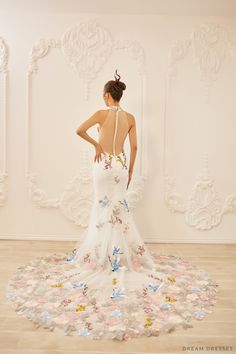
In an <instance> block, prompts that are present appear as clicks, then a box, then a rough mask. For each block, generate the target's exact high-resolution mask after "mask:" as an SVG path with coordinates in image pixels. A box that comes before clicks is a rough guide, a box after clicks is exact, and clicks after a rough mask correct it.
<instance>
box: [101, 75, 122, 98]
mask: <svg viewBox="0 0 236 354" xmlns="http://www.w3.org/2000/svg"><path fill="white" fill-rule="evenodd" d="M117 76H118V78H117ZM114 77H115V80H110V81H108V82H107V83H106V84H105V86H104V92H109V93H110V94H111V96H112V98H113V99H114V100H116V101H119V100H120V99H121V97H122V95H123V90H125V89H126V85H125V83H124V82H122V81H120V75H119V74H117V70H116V72H115V75H114Z"/></svg>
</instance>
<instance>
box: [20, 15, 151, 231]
mask: <svg viewBox="0 0 236 354" xmlns="http://www.w3.org/2000/svg"><path fill="white" fill-rule="evenodd" d="M55 48H57V49H59V50H60V51H61V53H62V54H63V55H65V57H66V59H67V62H68V63H69V65H70V66H71V67H72V68H73V70H74V71H75V72H76V74H77V75H78V77H79V78H80V79H81V80H82V82H83V83H84V99H85V100H87V99H88V97H89V89H90V84H91V83H92V81H93V80H95V79H96V78H97V76H98V75H99V73H100V71H101V70H102V69H103V67H104V65H105V63H106V62H107V61H108V60H109V58H110V56H111V54H112V53H113V52H114V51H118V50H122V51H124V52H125V54H126V55H128V56H130V57H131V59H133V60H134V61H135V62H136V65H137V71H138V74H139V75H140V85H141V94H142V99H141V100H140V104H141V107H140V108H141V109H140V111H141V117H140V119H141V136H140V140H141V143H140V146H141V147H142V149H140V150H141V151H140V153H141V159H140V171H139V176H137V177H136V178H134V180H133V181H132V183H131V184H130V187H129V189H130V190H129V192H128V193H127V200H129V202H130V207H131V208H135V206H136V205H137V203H138V202H139V200H140V199H141V198H142V191H143V186H144V181H145V180H146V176H147V152H146V151H147V150H146V146H147V145H146V126H145V120H144V119H143V117H144V115H145V102H146V98H145V92H146V73H145V58H144V51H143V48H142V47H141V46H140V44H139V43H138V42H137V41H130V40H124V41H122V40H113V38H112V36H111V34H110V33H109V32H108V30H107V29H105V28H103V27H102V26H100V25H99V24H98V23H97V22H96V21H92V20H91V21H88V22H84V23H80V24H78V25H75V26H73V27H71V28H69V29H68V30H67V31H65V33H64V34H63V35H62V38H61V39H59V40H54V39H43V38H41V39H40V40H39V41H38V42H37V43H36V44H35V45H34V46H33V47H32V50H31V52H30V58H29V67H28V72H27V115H26V119H27V121H26V149H25V151H26V178H27V179H28V182H29V195H30V198H31V200H32V202H33V203H34V204H35V205H37V206H39V207H43V208H60V210H61V212H62V213H63V214H64V215H65V217H66V218H67V219H69V220H70V221H72V222H74V223H75V224H76V225H80V226H82V227H86V226H87V225H88V219H89V211H90V208H91V205H92V201H93V188H92V177H91V175H90V172H89V171H90V170H91V163H90V160H89V158H88V151H86V150H84V152H83V153H82V155H81V163H80V166H81V169H80V171H79V173H78V175H76V176H74V177H73V178H71V180H70V181H69V182H68V184H67V185H66V186H65V188H64V191H63V192H62V193H61V195H60V196H59V197H57V198H50V197H49V196H48V194H47V192H46V191H45V190H44V189H43V188H42V187H40V184H39V177H38V176H37V174H36V173H35V172H33V171H32V168H31V165H32V156H31V132H30V131H31V119H32V117H31V91H32V87H31V84H32V80H33V77H34V75H36V74H37V72H38V70H39V59H42V58H44V57H46V56H47V55H48V54H49V53H50V51H51V50H52V49H55ZM43 172H44V173H45V172H46V171H43Z"/></svg>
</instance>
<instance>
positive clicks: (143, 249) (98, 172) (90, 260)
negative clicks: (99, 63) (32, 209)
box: [6, 106, 218, 340]
mask: <svg viewBox="0 0 236 354" xmlns="http://www.w3.org/2000/svg"><path fill="white" fill-rule="evenodd" d="M107 111H108V113H107V117H106V119H105V122H104V124H103V125H102V127H101V128H100V131H99V142H100V144H101V146H103V150H104V152H105V154H103V155H102V161H100V162H99V163H98V162H95V163H94V165H93V188H94V202H93V206H92V209H91V213H90V219H89V224H88V228H87V229H86V230H85V237H84V240H83V242H81V243H80V242H77V243H76V246H75V247H74V248H73V250H72V251H71V252H70V253H63V254H59V253H57V254H56V253H54V254H51V255H49V256H44V257H38V258H35V259H33V260H32V261H31V262H30V263H28V264H26V265H23V266H21V267H19V268H18V269H17V271H16V272H15V273H14V274H13V275H12V277H11V279H9V281H8V286H7V293H6V297H7V299H8V300H9V303H10V304H11V305H12V306H13V307H14V309H15V311H17V313H18V314H19V315H23V316H25V317H27V318H28V319H29V320H31V321H33V322H34V323H35V324H36V325H37V326H42V327H44V328H48V329H49V330H55V331H62V332H63V333H65V334H66V335H77V336H83V337H86V338H91V339H100V338H102V339H118V340H128V339H131V338H134V337H138V336H158V335H159V334H161V333H168V332H171V331H173V330H174V329H175V328H178V327H182V328H185V329H187V328H188V327H193V325H192V324H191V323H190V322H191V321H192V319H197V320H202V319H203V318H204V317H205V315H206V314H207V313H211V312H212V307H213V306H214V304H215V303H216V299H217V292H218V288H217V287H218V284H217V283H216V282H215V281H214V280H212V279H211V278H210V277H209V274H208V273H207V272H206V271H205V270H204V269H200V268H198V267H197V266H196V265H194V264H192V263H190V262H188V261H187V260H185V259H182V258H181V257H177V256H174V255H165V254H154V253H153V252H151V251H150V250H149V249H148V247H147V246H146V245H145V243H144V241H143V240H142V238H141V236H140V234H139V231H138V230H137V228H136V225H135V222H134V220H133V216H132V214H131V211H130V209H129V205H128V202H127V200H126V186H127V181H128V168H127V158H126V154H125V151H124V149H123V148H122V146H123V143H124V141H125V138H126V136H127V133H128V121H127V116H126V113H125V111H123V110H122V108H121V107H120V106H109V107H108V110H107ZM111 147H112V151H111ZM116 152H117V153H116Z"/></svg>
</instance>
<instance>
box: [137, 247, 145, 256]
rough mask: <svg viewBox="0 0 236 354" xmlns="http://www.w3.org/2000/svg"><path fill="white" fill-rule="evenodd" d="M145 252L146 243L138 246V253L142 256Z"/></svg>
mask: <svg viewBox="0 0 236 354" xmlns="http://www.w3.org/2000/svg"><path fill="white" fill-rule="evenodd" d="M144 252H145V247H144V245H139V246H138V251H137V254H139V255H140V256H142V255H143V254H144Z"/></svg>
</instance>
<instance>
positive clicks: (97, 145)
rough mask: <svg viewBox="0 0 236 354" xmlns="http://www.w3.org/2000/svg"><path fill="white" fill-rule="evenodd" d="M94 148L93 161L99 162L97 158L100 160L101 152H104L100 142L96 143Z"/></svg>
mask: <svg viewBox="0 0 236 354" xmlns="http://www.w3.org/2000/svg"><path fill="white" fill-rule="evenodd" d="M95 149H96V154H95V156H94V162H96V161H97V162H98V163H99V160H100V161H102V154H104V151H103V149H102V147H101V145H100V144H96V146H95Z"/></svg>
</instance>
